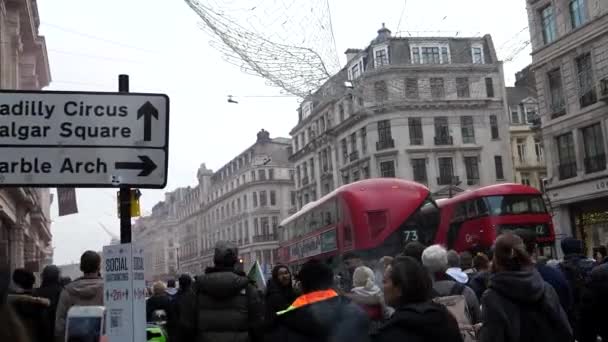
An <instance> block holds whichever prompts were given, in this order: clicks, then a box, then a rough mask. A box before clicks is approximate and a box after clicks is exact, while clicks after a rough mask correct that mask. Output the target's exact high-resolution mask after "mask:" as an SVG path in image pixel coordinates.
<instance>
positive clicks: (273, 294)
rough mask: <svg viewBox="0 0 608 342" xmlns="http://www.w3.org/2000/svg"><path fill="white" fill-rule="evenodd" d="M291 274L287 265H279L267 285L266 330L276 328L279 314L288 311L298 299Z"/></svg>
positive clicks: (274, 269)
mask: <svg viewBox="0 0 608 342" xmlns="http://www.w3.org/2000/svg"><path fill="white" fill-rule="evenodd" d="M296 297H297V295H296V291H295V290H294V288H293V284H292V279H291V272H290V271H289V268H288V267H287V266H285V265H277V266H275V267H274V268H273V269H272V278H270V279H269V280H268V283H267V284H266V303H265V304H266V315H265V317H266V322H265V323H266V330H267V331H272V330H274V329H275V328H276V317H277V312H279V311H281V310H285V309H287V307H288V306H289V305H290V304H291V303H293V301H294V300H295V299H296Z"/></svg>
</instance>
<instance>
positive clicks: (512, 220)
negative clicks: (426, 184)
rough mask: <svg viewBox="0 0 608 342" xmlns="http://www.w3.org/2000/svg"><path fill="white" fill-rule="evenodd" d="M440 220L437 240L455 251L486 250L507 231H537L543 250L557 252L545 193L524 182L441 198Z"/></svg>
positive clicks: (493, 186) (544, 251)
mask: <svg viewBox="0 0 608 342" xmlns="http://www.w3.org/2000/svg"><path fill="white" fill-rule="evenodd" d="M437 204H438V206H439V208H440V210H441V224H440V226H439V229H438V231H437V234H436V238H435V242H436V243H440V244H443V245H445V246H446V247H447V248H450V249H455V250H456V251H459V252H461V251H465V250H487V249H489V248H490V247H491V246H492V244H493V243H494V240H495V239H496V236H497V235H499V234H500V233H502V232H504V231H512V230H516V229H529V230H532V231H534V232H535V233H536V234H537V240H538V243H539V246H540V247H541V248H539V251H540V254H542V255H555V251H554V243H555V233H554V230H553V222H552V220H551V215H550V214H549V213H548V212H547V209H546V207H545V202H544V200H543V197H542V193H541V192H540V191H538V190H537V189H535V188H532V187H529V186H526V185H521V184H497V185H491V186H486V187H483V188H480V189H477V190H473V191H467V192H464V193H461V194H459V195H457V196H455V197H453V198H450V199H442V200H438V201H437Z"/></svg>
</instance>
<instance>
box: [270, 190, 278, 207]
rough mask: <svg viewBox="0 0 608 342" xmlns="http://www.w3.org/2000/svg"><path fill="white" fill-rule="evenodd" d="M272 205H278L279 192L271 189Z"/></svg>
mask: <svg viewBox="0 0 608 342" xmlns="http://www.w3.org/2000/svg"><path fill="white" fill-rule="evenodd" d="M270 205H277V192H276V191H274V190H271V191H270Z"/></svg>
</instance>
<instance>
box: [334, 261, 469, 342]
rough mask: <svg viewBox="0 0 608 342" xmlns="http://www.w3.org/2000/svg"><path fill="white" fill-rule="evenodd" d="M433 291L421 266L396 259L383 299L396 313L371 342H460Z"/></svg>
mask: <svg viewBox="0 0 608 342" xmlns="http://www.w3.org/2000/svg"><path fill="white" fill-rule="evenodd" d="M432 289H433V287H432V282H431V278H430V277H429V275H428V273H427V271H426V270H425V269H424V267H423V266H422V265H421V264H420V262H418V261H417V260H416V259H414V258H411V257H405V256H400V257H397V258H395V260H393V263H392V265H391V266H390V267H388V268H387V270H386V272H385V276H384V295H385V298H386V301H387V304H389V305H390V306H392V307H394V308H395V313H394V314H393V315H392V316H391V318H390V319H389V320H388V321H387V322H386V323H384V324H383V325H381V326H380V327H379V329H378V331H377V332H376V333H374V334H373V335H372V341H374V342H401V341H402V342H435V341H437V342H439V341H441V342H461V341H462V336H461V334H460V330H459V328H458V323H457V322H456V319H455V318H454V317H453V316H452V315H451V314H450V313H449V312H448V310H447V309H446V308H445V307H444V306H443V305H441V304H437V303H434V302H433V301H432V300H431V297H432ZM345 341H346V340H345Z"/></svg>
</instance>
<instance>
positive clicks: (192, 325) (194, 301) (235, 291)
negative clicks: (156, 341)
mask: <svg viewBox="0 0 608 342" xmlns="http://www.w3.org/2000/svg"><path fill="white" fill-rule="evenodd" d="M213 263H214V267H209V268H207V269H206V270H205V274H204V275H202V276H200V277H199V278H198V280H197V281H196V283H195V285H194V286H195V290H194V293H191V294H190V295H187V296H186V298H190V300H188V301H187V302H188V305H186V306H185V307H184V308H182V309H183V310H182V311H181V312H180V322H179V323H180V330H183V333H184V335H185V336H186V339H184V340H183V341H189V342H190V341H192V342H210V341H213V342H260V341H263V339H264V336H263V328H264V326H263V324H264V303H263V301H262V298H261V297H260V296H259V293H258V289H257V288H256V287H255V283H254V282H253V281H252V280H251V279H249V278H248V277H247V275H246V274H245V273H244V272H243V271H241V270H239V269H238V268H239V265H237V264H239V257H238V247H237V245H236V244H235V243H233V242H229V241H218V242H217V243H216V245H215V252H214V255H213Z"/></svg>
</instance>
